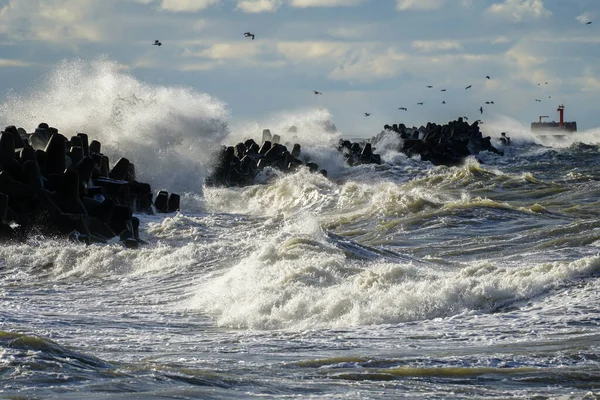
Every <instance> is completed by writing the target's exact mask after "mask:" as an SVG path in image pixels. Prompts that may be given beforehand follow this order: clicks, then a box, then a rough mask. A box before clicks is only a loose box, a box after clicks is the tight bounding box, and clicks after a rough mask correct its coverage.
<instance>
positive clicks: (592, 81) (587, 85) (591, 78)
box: [577, 66, 600, 92]
mask: <svg viewBox="0 0 600 400" xmlns="http://www.w3.org/2000/svg"><path fill="white" fill-rule="evenodd" d="M577 83H579V84H580V85H581V86H582V87H581V91H582V92H597V91H598V90H600V79H598V77H597V76H596V74H595V73H594V70H593V69H592V68H591V67H589V66H587V67H585V69H584V72H583V77H581V78H579V79H577Z"/></svg>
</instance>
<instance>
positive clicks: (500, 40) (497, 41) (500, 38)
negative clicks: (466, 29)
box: [491, 36, 510, 44]
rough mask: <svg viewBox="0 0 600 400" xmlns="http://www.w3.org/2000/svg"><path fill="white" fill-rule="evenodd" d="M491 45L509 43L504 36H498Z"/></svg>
mask: <svg viewBox="0 0 600 400" xmlns="http://www.w3.org/2000/svg"><path fill="white" fill-rule="evenodd" d="M491 43H492V44H506V43H510V39H509V38H507V37H506V36H498V37H497V38H495V39H493V40H492V41H491Z"/></svg>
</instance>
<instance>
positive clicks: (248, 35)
mask: <svg viewBox="0 0 600 400" xmlns="http://www.w3.org/2000/svg"><path fill="white" fill-rule="evenodd" d="M244 36H245V37H251V38H252V40H254V34H253V33H250V32H246V33H244Z"/></svg>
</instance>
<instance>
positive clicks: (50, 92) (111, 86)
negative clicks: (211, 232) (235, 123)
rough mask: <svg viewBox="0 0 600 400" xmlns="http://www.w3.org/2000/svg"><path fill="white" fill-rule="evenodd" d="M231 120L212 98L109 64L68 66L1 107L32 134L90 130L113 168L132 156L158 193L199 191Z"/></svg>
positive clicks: (4, 117)
mask: <svg viewBox="0 0 600 400" xmlns="http://www.w3.org/2000/svg"><path fill="white" fill-rule="evenodd" d="M228 118H229V112H228V110H227V108H226V106H225V104H224V103H223V102H221V101H219V100H217V99H215V98H213V97H211V96H209V95H208V94H205V93H199V92H197V91H195V90H193V89H191V88H186V87H172V86H170V87H169V86H153V85H149V84H146V83H143V82H141V81H139V80H137V79H136V78H135V77H133V76H132V75H130V74H129V73H128V72H126V71H124V70H123V69H122V68H121V67H120V65H119V64H118V63H116V62H114V61H110V60H107V59H105V58H100V59H96V60H93V61H83V60H65V61H63V62H61V63H59V64H58V65H57V66H56V67H55V68H54V69H53V70H52V71H50V72H49V73H48V75H47V76H46V77H45V79H44V81H43V83H42V84H41V85H39V86H37V87H35V88H32V89H30V90H29V91H28V92H26V93H13V94H11V96H10V97H9V98H7V99H6V100H5V101H4V102H3V103H2V105H1V106H0V121H1V122H2V123H3V124H5V125H7V124H14V125H17V126H22V127H23V128H25V129H26V130H27V131H28V132H32V131H33V130H34V128H35V127H36V126H37V124H39V123H40V122H47V123H48V124H50V125H51V126H54V127H56V128H58V130H59V131H60V132H61V133H63V134H64V135H65V136H67V137H70V136H72V135H75V134H76V133H77V132H85V133H87V134H88V135H89V136H90V138H91V139H97V140H99V141H100V142H101V143H102V145H103V148H102V151H103V152H104V153H105V154H107V155H108V156H109V157H110V159H111V162H115V161H116V160H117V159H118V158H119V157H122V156H124V157H127V158H129V159H130V160H131V161H132V162H133V163H135V165H136V171H137V173H138V179H140V180H141V181H147V182H148V183H150V184H151V185H152V186H153V188H154V189H156V190H158V189H161V188H165V189H168V190H171V191H179V192H188V191H189V192H197V193H198V192H201V190H202V184H203V178H204V176H205V171H206V167H205V165H206V164H207V162H208V161H209V159H210V155H211V152H212V151H213V149H215V148H217V145H218V144H219V143H220V141H221V140H222V138H223V137H224V136H225V135H226V134H227V132H228V128H227V120H228Z"/></svg>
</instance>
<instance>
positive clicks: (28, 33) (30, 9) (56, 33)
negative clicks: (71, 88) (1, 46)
mask: <svg viewBox="0 0 600 400" xmlns="http://www.w3.org/2000/svg"><path fill="white" fill-rule="evenodd" d="M104 7H105V4H104V3H102V4H100V3H98V2H96V1H94V0H46V1H44V2H41V1H36V0H19V1H16V0H11V1H9V3H8V4H7V5H5V6H4V7H2V9H1V10H0V34H5V35H6V36H7V37H9V38H11V39H16V40H42V41H48V42H57V43H58V42H68V41H70V40H85V41H90V42H99V41H101V40H102V39H103V37H104V35H103V32H102V30H101V27H100V22H99V21H98V19H97V18H95V13H96V12H98V13H99V14H104V10H103V8H104Z"/></svg>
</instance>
